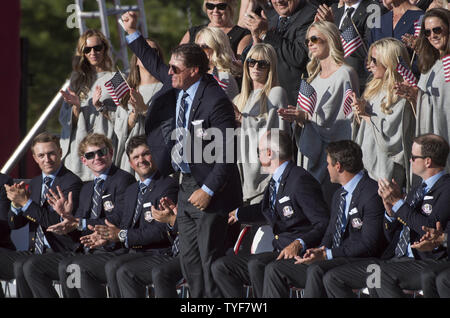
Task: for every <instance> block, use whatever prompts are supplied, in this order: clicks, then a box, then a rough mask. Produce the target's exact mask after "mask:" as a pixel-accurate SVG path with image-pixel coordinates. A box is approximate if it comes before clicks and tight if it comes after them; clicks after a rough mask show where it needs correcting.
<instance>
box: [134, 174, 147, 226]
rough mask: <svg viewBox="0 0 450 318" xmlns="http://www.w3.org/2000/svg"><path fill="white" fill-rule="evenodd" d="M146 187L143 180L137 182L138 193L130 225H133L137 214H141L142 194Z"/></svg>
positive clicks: (137, 216)
mask: <svg viewBox="0 0 450 318" xmlns="http://www.w3.org/2000/svg"><path fill="white" fill-rule="evenodd" d="M147 188H148V187H147V185H146V184H145V183H144V182H141V183H139V193H138V198H137V204H136V209H135V210H134V215H133V223H132V224H131V227H134V226H135V225H136V222H137V220H138V218H139V215H140V214H141V211H142V204H143V202H144V194H145V192H146V191H147Z"/></svg>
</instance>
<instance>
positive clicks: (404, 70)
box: [396, 56, 417, 87]
mask: <svg viewBox="0 0 450 318" xmlns="http://www.w3.org/2000/svg"><path fill="white" fill-rule="evenodd" d="M396 70H397V72H398V73H399V74H400V75H401V76H402V77H403V79H404V80H405V81H407V82H408V83H409V84H410V85H411V86H413V87H417V79H416V77H415V76H414V74H413V72H412V71H411V70H410V69H409V67H408V64H406V63H405V61H404V60H403V58H402V57H401V56H399V57H398V64H397V68H396Z"/></svg>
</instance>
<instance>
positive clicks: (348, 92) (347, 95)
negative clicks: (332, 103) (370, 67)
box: [342, 82, 353, 117]
mask: <svg viewBox="0 0 450 318" xmlns="http://www.w3.org/2000/svg"><path fill="white" fill-rule="evenodd" d="M352 92H353V90H352V87H351V85H350V82H346V83H345V92H344V103H343V106H342V108H343V110H344V116H345V117H347V116H348V115H350V114H351V113H352V106H351V104H352V101H353V99H352Z"/></svg>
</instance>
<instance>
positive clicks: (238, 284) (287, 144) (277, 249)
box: [212, 129, 329, 298]
mask: <svg viewBox="0 0 450 318" xmlns="http://www.w3.org/2000/svg"><path fill="white" fill-rule="evenodd" d="M258 154H259V160H260V162H261V166H262V169H263V170H264V172H265V173H269V174H272V178H271V179H270V181H269V185H268V187H267V188H266V190H265V192H264V198H263V200H262V201H261V202H260V203H258V204H254V205H250V206H246V207H240V208H239V209H238V210H236V211H233V212H231V213H230V214H229V220H228V222H229V223H234V222H236V221H237V220H239V221H240V222H242V223H250V224H251V223H260V222H264V221H265V222H267V223H268V224H269V225H270V226H271V227H272V229H273V233H274V235H275V237H274V239H273V241H272V245H273V251H272V252H266V253H261V254H254V255H239V256H236V255H232V256H225V257H222V258H220V259H218V260H217V261H215V262H214V263H213V266H212V272H213V277H214V279H215V281H216V283H217V285H218V286H219V288H220V291H221V292H222V294H223V296H224V297H230V298H231V297H242V296H243V295H242V285H243V284H251V285H252V287H253V292H254V296H255V297H261V296H262V287H263V286H262V282H263V280H264V279H263V278H264V268H265V266H266V265H267V264H268V263H270V262H272V261H274V260H278V259H289V258H294V256H297V255H301V254H303V252H304V251H305V250H306V248H311V247H315V246H317V244H319V242H320V239H321V238H322V236H323V234H324V233H325V230H326V227H327V225H328V216H329V214H328V209H327V206H326V204H325V202H324V200H323V197H322V191H321V189H320V185H319V183H318V182H317V181H316V180H315V179H314V177H312V176H311V175H310V174H309V173H308V172H307V171H306V170H304V169H303V168H301V167H297V166H296V165H295V164H294V163H293V162H292V161H291V158H292V141H291V138H290V136H289V135H288V134H287V133H285V132H283V131H279V130H278V129H272V130H270V131H268V132H267V133H265V134H264V135H263V136H262V137H261V139H260V142H259V146H258Z"/></svg>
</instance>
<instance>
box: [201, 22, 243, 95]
mask: <svg viewBox="0 0 450 318" xmlns="http://www.w3.org/2000/svg"><path fill="white" fill-rule="evenodd" d="M195 43H197V44H198V45H200V47H201V48H202V49H203V51H204V52H205V53H206V56H207V57H208V60H209V73H210V74H212V75H213V76H214V77H215V78H216V80H217V82H218V83H219V85H220V87H222V88H223V90H224V91H225V93H226V94H227V96H228V97H229V98H230V100H233V98H234V97H235V96H236V95H237V94H239V88H238V84H237V82H236V80H235V77H240V76H241V73H242V71H241V69H240V67H238V66H237V65H235V64H234V63H233V51H232V50H231V47H230V43H229V41H228V39H227V36H226V34H225V33H223V31H222V30H221V29H219V28H215V27H206V28H203V29H201V30H200V31H199V32H198V33H197V36H196V37H195Z"/></svg>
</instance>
